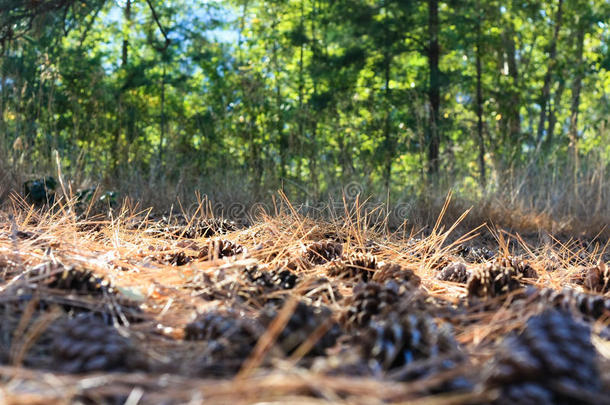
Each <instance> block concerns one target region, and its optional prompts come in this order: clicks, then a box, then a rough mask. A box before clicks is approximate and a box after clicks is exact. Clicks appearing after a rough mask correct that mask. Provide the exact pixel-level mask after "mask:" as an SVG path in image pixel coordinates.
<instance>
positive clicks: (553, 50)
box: [536, 0, 563, 147]
mask: <svg viewBox="0 0 610 405" xmlns="http://www.w3.org/2000/svg"><path fill="white" fill-rule="evenodd" d="M562 7H563V0H559V1H558V3H557V13H556V16H555V29H554V31H553V38H552V40H551V45H550V48H549V61H548V66H547V70H546V74H545V75H544V84H543V86H542V94H541V95H540V101H539V105H540V120H539V122H538V133H537V137H536V138H537V139H536V141H537V143H538V147H539V146H540V143H541V142H542V137H543V136H544V128H545V125H546V119H547V106H548V103H549V97H550V94H551V79H552V77H553V70H554V68H555V64H556V63H557V39H558V38H559V30H560V29H561V20H562V16H563V8H562Z"/></svg>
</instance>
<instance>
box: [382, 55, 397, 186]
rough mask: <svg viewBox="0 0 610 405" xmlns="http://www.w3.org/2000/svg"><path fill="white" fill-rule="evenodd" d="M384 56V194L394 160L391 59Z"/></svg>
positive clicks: (389, 181) (388, 184)
mask: <svg viewBox="0 0 610 405" xmlns="http://www.w3.org/2000/svg"><path fill="white" fill-rule="evenodd" d="M387 52H388V51H387V50H386V55H385V56H384V59H385V66H384V76H385V104H386V113H385V120H384V126H383V139H384V143H385V147H384V149H385V168H384V175H383V179H384V186H385V189H386V193H389V192H390V184H391V180H392V179H391V177H392V160H393V159H394V145H393V143H394V142H393V141H392V134H391V132H390V109H391V101H390V69H391V57H390V55H388V54H387Z"/></svg>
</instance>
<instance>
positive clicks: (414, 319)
mask: <svg viewBox="0 0 610 405" xmlns="http://www.w3.org/2000/svg"><path fill="white" fill-rule="evenodd" d="M358 340H359V341H360V342H361V345H362V349H363V355H365V356H366V355H369V356H370V357H371V358H372V359H373V360H374V361H375V362H377V364H378V365H379V367H381V369H383V370H392V369H396V368H400V367H403V366H405V365H407V364H410V363H412V362H414V361H418V360H424V359H429V358H431V357H435V356H439V355H443V354H448V353H455V352H457V351H458V346H457V343H456V341H455V339H454V337H453V333H452V331H451V329H450V327H449V326H448V325H446V324H444V325H443V326H442V327H440V328H439V327H437V325H436V323H435V321H434V319H433V318H432V317H430V316H427V315H426V314H424V313H417V312H413V313H411V314H399V313H397V312H392V313H390V314H388V315H387V316H386V317H384V319H382V320H374V321H372V322H370V323H369V325H368V327H367V328H366V329H365V330H363V331H362V332H361V334H360V335H359V336H358Z"/></svg>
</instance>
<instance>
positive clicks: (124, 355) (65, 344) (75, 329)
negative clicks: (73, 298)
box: [51, 314, 137, 373]
mask: <svg viewBox="0 0 610 405" xmlns="http://www.w3.org/2000/svg"><path fill="white" fill-rule="evenodd" d="M51 331H52V334H53V342H52V346H51V349H52V353H53V360H54V363H53V367H54V368H56V369H57V370H59V371H61V372H66V373H80V372H91V371H126V370H131V369H133V368H136V367H137V364H136V362H134V361H133V360H134V357H133V347H132V346H131V345H130V343H129V340H128V339H126V338H125V337H123V336H121V335H120V334H119V332H118V331H117V330H116V329H115V328H113V327H112V326H108V325H107V324H106V323H105V322H104V321H103V320H102V319H100V318H97V317H95V316H92V315H91V314H83V316H78V317H76V318H73V319H69V320H63V321H60V322H59V323H57V324H55V325H53V327H52V328H51Z"/></svg>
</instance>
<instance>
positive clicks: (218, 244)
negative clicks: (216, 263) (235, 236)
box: [199, 239, 245, 260]
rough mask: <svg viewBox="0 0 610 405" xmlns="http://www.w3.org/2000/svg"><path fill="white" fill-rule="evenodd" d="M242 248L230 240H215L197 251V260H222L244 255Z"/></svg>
mask: <svg viewBox="0 0 610 405" xmlns="http://www.w3.org/2000/svg"><path fill="white" fill-rule="evenodd" d="M244 251H245V250H244V247H243V246H241V245H238V244H236V243H234V242H231V241H230V240H225V239H216V240H214V241H211V242H210V243H208V245H207V246H204V247H203V248H202V249H201V250H200V251H199V258H200V259H203V260H213V259H222V258H223V257H230V256H235V255H239V254H242V253H244Z"/></svg>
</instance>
